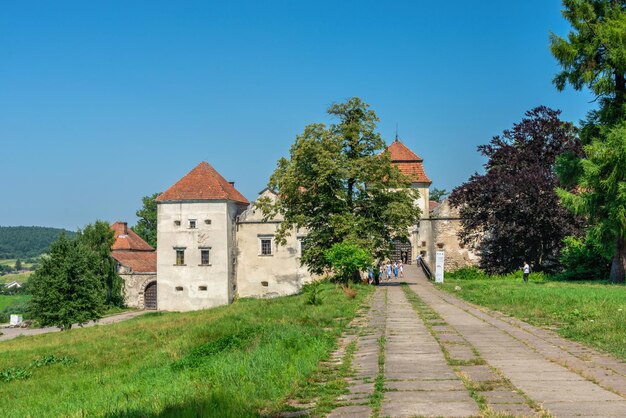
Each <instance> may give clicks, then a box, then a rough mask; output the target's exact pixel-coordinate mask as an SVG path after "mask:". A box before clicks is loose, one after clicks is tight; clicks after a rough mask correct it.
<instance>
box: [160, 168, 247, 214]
mask: <svg viewBox="0 0 626 418" xmlns="http://www.w3.org/2000/svg"><path fill="white" fill-rule="evenodd" d="M156 200H157V202H165V201H172V200H173V201H180V200H232V201H234V202H237V203H242V204H246V205H247V204H249V203H250V202H248V199H246V198H245V197H243V195H242V194H241V193H239V192H238V191H237V189H235V187H234V186H233V185H232V184H231V183H229V182H227V181H226V180H225V179H224V177H222V176H221V175H220V173H218V172H217V171H216V170H215V169H214V168H213V167H211V165H210V164H209V163H207V162H205V161H203V162H201V163H200V164H198V165H197V166H196V168H194V169H193V170H191V171H190V172H189V173H187V174H186V175H185V176H184V177H183V178H182V179H180V180H178V182H177V183H176V184H174V185H173V186H172V187H170V188H169V189H167V190H166V191H165V192H163V193H161V194H160V195H159V196H158V197H157V198H156Z"/></svg>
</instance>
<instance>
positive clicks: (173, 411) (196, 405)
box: [105, 394, 262, 418]
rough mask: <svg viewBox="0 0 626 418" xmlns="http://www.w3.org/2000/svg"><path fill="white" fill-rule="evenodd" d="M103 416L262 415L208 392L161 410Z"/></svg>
mask: <svg viewBox="0 0 626 418" xmlns="http://www.w3.org/2000/svg"><path fill="white" fill-rule="evenodd" d="M105 416H106V417H107V418H205V417H224V418H231V417H232V418H239V417H241V418H248V417H250V418H252V417H260V416H262V415H261V414H259V413H258V412H257V411H254V410H251V408H250V405H244V404H243V403H242V402H240V401H239V399H237V398H233V397H232V396H228V395H226V394H210V395H208V398H207V399H202V400H199V399H191V400H189V401H187V402H181V403H178V404H174V405H169V406H167V407H165V409H163V411H161V412H152V411H146V410H145V409H143V408H140V409H130V410H128V411H123V412H114V413H109V414H107V415H105Z"/></svg>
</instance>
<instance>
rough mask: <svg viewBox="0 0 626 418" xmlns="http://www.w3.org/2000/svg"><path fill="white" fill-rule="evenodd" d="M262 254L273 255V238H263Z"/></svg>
mask: <svg viewBox="0 0 626 418" xmlns="http://www.w3.org/2000/svg"><path fill="white" fill-rule="evenodd" d="M261 255H272V240H271V238H263V239H261Z"/></svg>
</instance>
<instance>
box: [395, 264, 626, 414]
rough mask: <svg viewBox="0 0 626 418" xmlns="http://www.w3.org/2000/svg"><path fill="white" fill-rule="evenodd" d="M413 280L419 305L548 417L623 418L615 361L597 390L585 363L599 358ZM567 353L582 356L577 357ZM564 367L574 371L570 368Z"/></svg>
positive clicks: (421, 278)
mask: <svg viewBox="0 0 626 418" xmlns="http://www.w3.org/2000/svg"><path fill="white" fill-rule="evenodd" d="M408 267H409V268H407V269H406V271H407V272H408V274H407V276H409V275H410V273H411V266H408ZM413 278H414V279H415V280H412V281H411V283H410V288H411V290H412V291H414V292H415V293H416V294H417V295H418V296H419V297H420V298H421V299H422V301H423V302H424V303H426V304H427V305H428V306H429V307H430V308H431V309H433V310H434V311H435V312H436V313H437V314H439V315H440V316H441V317H442V318H443V320H445V322H446V323H447V324H448V325H450V326H451V327H453V328H454V329H455V330H456V331H457V332H458V333H459V334H460V335H461V336H462V337H463V338H464V339H465V340H466V341H467V342H468V343H469V344H471V345H472V346H473V347H474V348H475V349H477V350H478V352H479V353H480V355H481V357H482V358H483V359H484V360H485V361H486V362H487V364H489V365H491V366H493V367H495V368H496V369H498V370H499V372H500V373H502V374H503V375H504V376H505V377H506V378H507V379H508V380H509V381H510V382H511V383H512V385H513V386H514V387H516V388H518V389H521V390H522V391H524V393H525V394H526V395H527V396H529V397H530V398H531V399H532V400H533V401H535V402H536V403H537V404H540V405H542V406H543V407H544V408H545V409H546V410H549V411H550V413H551V414H552V415H553V416H556V417H560V416H590V417H591V416H615V415H617V416H622V417H626V399H625V398H624V397H623V396H621V395H618V394H616V393H614V392H617V393H620V392H619V391H617V390H615V389H613V387H611V384H612V385H616V386H618V387H620V388H622V389H624V388H625V387H624V386H626V383H622V382H626V376H624V375H623V374H621V373H622V371H623V370H622V369H621V366H620V362H618V361H615V362H612V361H610V359H608V360H606V358H605V362H604V363H605V365H603V366H602V367H604V368H605V369H606V370H607V372H606V373H605V374H604V376H602V375H601V376H600V377H601V379H598V381H602V382H603V383H602V386H601V385H598V384H596V383H594V382H592V381H590V380H588V378H587V377H586V376H587V374H586V373H592V372H594V371H595V372H596V373H598V372H599V369H598V368H593V367H591V366H590V364H589V360H588V359H589V358H590V356H591V355H596V354H597V355H600V353H595V352H594V351H593V350H591V349H588V348H584V347H582V346H580V345H578V344H575V343H574V344H570V342H568V341H567V340H564V339H562V338H560V337H558V336H556V335H552V334H550V333H549V332H547V331H545V330H539V329H536V328H535V327H533V326H531V325H529V324H525V323H523V321H519V320H509V319H508V318H506V317H504V316H502V315H498V314H496V313H493V315H492V314H490V313H491V311H489V310H488V309H484V308H480V309H479V308H477V307H475V306H473V305H471V304H469V303H467V302H465V301H463V300H460V299H458V298H456V297H455V296H453V295H449V294H447V293H445V292H442V291H440V290H438V289H436V288H435V286H434V285H433V284H432V283H430V282H428V281H427V280H426V278H425V277H424V276H423V274H420V272H419V271H417V269H415V271H414V276H413ZM562 347H565V348H566V349H568V350H569V351H567V350H565V349H563V348H562ZM572 352H574V353H578V355H579V356H587V357H586V358H585V359H583V358H581V357H576V356H574V355H573V354H572ZM590 353H591V354H590ZM601 357H602V356H601ZM566 364H572V365H575V366H576V367H572V368H571V369H570V368H568V367H565V365H566ZM606 365H609V366H610V368H607V366H606ZM474 367H477V366H474ZM578 368H583V369H584V370H582V371H579V370H578ZM609 379H612V380H609ZM622 384H623V385H624V386H621V385H622ZM607 388H609V389H611V390H607ZM494 405H495V404H494ZM522 409H524V408H522Z"/></svg>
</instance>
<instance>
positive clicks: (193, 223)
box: [189, 219, 196, 229]
mask: <svg viewBox="0 0 626 418" xmlns="http://www.w3.org/2000/svg"><path fill="white" fill-rule="evenodd" d="M189 229H196V220H195V219H189Z"/></svg>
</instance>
